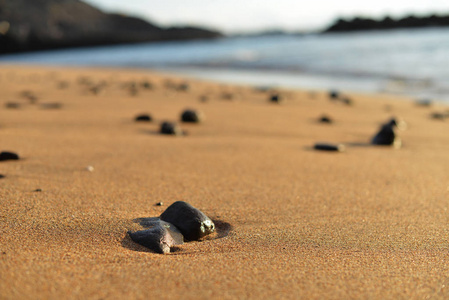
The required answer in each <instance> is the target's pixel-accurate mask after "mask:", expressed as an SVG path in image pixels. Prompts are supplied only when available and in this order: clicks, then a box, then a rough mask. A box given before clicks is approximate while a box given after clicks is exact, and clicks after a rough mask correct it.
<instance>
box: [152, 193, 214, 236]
mask: <svg viewBox="0 0 449 300" xmlns="http://www.w3.org/2000/svg"><path fill="white" fill-rule="evenodd" d="M160 218H161V220H163V221H166V222H169V223H172V224H173V225H175V226H176V227H177V228H178V229H179V231H181V233H182V234H183V235H184V237H185V239H186V240H187V241H196V240H199V239H201V238H203V237H205V236H206V235H208V234H211V233H212V232H214V231H215V224H214V222H212V220H211V219H209V217H207V216H206V215H205V214H204V213H203V212H201V211H200V210H199V209H197V208H195V207H193V206H192V205H190V204H189V203H187V202H184V201H177V202H175V203H173V204H172V205H170V206H169V207H168V208H167V209H166V210H165V211H164V212H163V213H162V214H161V217H160Z"/></svg>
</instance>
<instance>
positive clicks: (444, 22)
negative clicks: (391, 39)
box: [324, 15, 449, 33]
mask: <svg viewBox="0 0 449 300" xmlns="http://www.w3.org/2000/svg"><path fill="white" fill-rule="evenodd" d="M443 26H449V15H447V16H437V15H431V16H425V17H416V16H407V17H404V18H400V19H392V18H391V17H385V18H384V19H382V20H375V19H370V18H361V17H356V18H353V19H350V20H345V19H338V20H337V21H336V22H335V23H334V24H333V25H331V26H330V27H329V28H327V29H326V30H324V32H325V33H328V32H347V31H362V30H388V29H396V28H420V27H443Z"/></svg>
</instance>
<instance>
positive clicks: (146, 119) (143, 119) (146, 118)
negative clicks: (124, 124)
mask: <svg viewBox="0 0 449 300" xmlns="http://www.w3.org/2000/svg"><path fill="white" fill-rule="evenodd" d="M152 120H153V118H152V117H151V116H150V115H149V114H141V115H138V116H136V117H135V118H134V121H136V122H151V121H152Z"/></svg>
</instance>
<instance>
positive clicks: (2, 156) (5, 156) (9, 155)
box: [0, 151, 19, 161]
mask: <svg viewBox="0 0 449 300" xmlns="http://www.w3.org/2000/svg"><path fill="white" fill-rule="evenodd" d="M18 159H19V155H17V154H16V153H13V152H7V151H3V152H1V153H0V161H5V160H18Z"/></svg>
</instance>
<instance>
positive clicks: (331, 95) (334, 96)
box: [329, 90, 340, 100]
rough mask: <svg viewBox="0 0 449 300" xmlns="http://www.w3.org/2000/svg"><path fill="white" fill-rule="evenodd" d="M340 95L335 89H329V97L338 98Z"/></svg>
mask: <svg viewBox="0 0 449 300" xmlns="http://www.w3.org/2000/svg"><path fill="white" fill-rule="evenodd" d="M338 97H340V93H339V92H338V91H336V90H331V91H329V98H330V99H332V100H335V99H338Z"/></svg>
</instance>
